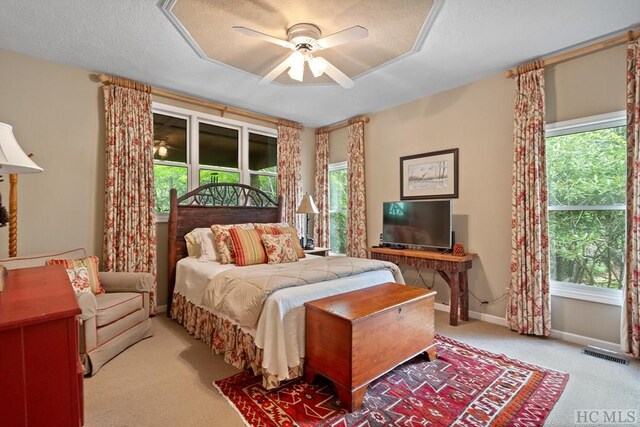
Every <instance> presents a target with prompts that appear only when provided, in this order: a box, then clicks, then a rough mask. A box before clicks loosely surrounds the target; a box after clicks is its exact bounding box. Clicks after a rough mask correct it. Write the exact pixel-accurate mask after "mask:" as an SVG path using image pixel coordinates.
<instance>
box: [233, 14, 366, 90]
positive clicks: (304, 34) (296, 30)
mask: <svg viewBox="0 0 640 427" xmlns="http://www.w3.org/2000/svg"><path fill="white" fill-rule="evenodd" d="M233 29H234V30H236V31H238V32H239V33H242V34H244V35H247V36H250V37H256V38H259V39H262V40H265V41H267V42H269V43H273V44H277V45H278V46H282V47H287V48H289V49H291V50H293V53H292V54H291V55H289V56H288V57H287V59H285V60H284V61H282V62H281V63H280V64H278V65H277V66H276V67H275V68H274V69H273V70H271V71H270V72H269V73H268V74H267V75H266V76H264V77H263V78H262V79H261V80H260V82H258V83H259V84H261V85H265V84H269V83H271V82H272V81H273V80H274V79H275V78H276V77H278V76H279V75H280V74H282V73H283V72H284V71H285V70H286V69H287V68H289V72H288V74H289V77H291V78H292V79H294V80H297V81H299V82H301V81H302V77H303V75H304V64H305V62H306V63H308V64H309V69H310V70H311V73H312V74H313V76H314V77H320V76H321V75H322V74H324V73H326V74H327V75H328V76H329V77H331V78H332V79H333V80H335V81H336V83H338V84H339V85H340V86H342V87H343V88H345V89H349V88H352V87H353V85H354V83H353V80H351V79H350V78H349V77H348V76H347V75H346V74H345V73H343V72H342V71H340V70H339V69H337V68H336V67H335V66H334V65H333V64H331V63H330V62H329V61H327V60H326V59H324V58H322V57H320V56H315V55H314V54H315V53H316V52H318V51H320V50H323V49H328V48H330V47H335V46H340V45H342V44H345V43H349V42H352V41H356V40H360V39H363V38H366V37H367V36H368V35H369V31H367V29H366V28H364V27H361V26H359V25H356V26H355V27H351V28H347V29H346V30H342V31H339V32H337V33H334V34H331V35H329V36H326V37H322V32H321V31H320V28H318V27H317V26H316V25H313V24H296V25H294V26H292V27H291V28H289V29H288V30H287V40H282V39H279V38H277V37H273V36H270V35H268V34H264V33H261V32H259V31H255V30H252V29H249V28H246V27H239V26H235V27H233Z"/></svg>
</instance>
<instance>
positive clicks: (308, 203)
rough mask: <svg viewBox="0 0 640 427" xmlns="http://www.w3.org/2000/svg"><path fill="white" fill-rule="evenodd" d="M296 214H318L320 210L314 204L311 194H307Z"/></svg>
mask: <svg viewBox="0 0 640 427" xmlns="http://www.w3.org/2000/svg"><path fill="white" fill-rule="evenodd" d="M296 213H299V214H317V213H318V208H317V207H316V204H315V203H314V202H313V197H311V196H310V195H309V194H305V195H304V197H302V201H301V202H300V206H298V210H297V211H296Z"/></svg>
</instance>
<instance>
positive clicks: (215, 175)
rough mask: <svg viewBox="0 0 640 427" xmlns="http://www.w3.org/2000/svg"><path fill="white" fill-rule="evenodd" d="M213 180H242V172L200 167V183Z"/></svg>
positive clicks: (237, 181)
mask: <svg viewBox="0 0 640 427" xmlns="http://www.w3.org/2000/svg"><path fill="white" fill-rule="evenodd" d="M212 182H233V183H236V184H237V183H239V182H240V172H226V171H212V170H210V169H200V185H204V184H210V183H212Z"/></svg>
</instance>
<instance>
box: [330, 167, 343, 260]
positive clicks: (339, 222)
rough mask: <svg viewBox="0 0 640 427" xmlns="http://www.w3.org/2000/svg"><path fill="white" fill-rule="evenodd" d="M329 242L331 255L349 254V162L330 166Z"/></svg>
mask: <svg viewBox="0 0 640 427" xmlns="http://www.w3.org/2000/svg"><path fill="white" fill-rule="evenodd" d="M329 242H330V246H331V253H334V254H344V253H346V252H347V162H341V163H332V164H330V165H329Z"/></svg>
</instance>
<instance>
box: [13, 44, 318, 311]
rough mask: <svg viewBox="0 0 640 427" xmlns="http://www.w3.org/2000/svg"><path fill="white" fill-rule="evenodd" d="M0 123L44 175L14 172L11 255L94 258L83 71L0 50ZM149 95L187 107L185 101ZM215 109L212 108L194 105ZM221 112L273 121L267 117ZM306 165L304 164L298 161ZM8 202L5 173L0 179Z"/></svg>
mask: <svg viewBox="0 0 640 427" xmlns="http://www.w3.org/2000/svg"><path fill="white" fill-rule="evenodd" d="M0 64H2V65H1V66H0V93H1V94H2V96H1V97H0V122H3V123H8V124H10V125H12V126H13V127H14V134H15V136H16V138H17V140H18V142H19V144H20V146H21V147H22V148H23V149H24V151H25V152H27V153H29V152H33V153H34V157H33V159H34V160H35V162H36V163H37V164H38V165H40V166H41V167H42V168H44V173H41V174H34V175H20V176H19V186H18V188H19V191H18V197H19V201H18V255H29V254H35V253H42V252H50V251H57V250H60V249H68V248H76V247H84V248H86V249H87V251H88V252H89V253H93V254H97V255H98V256H102V230H103V219H104V215H103V208H104V199H103V197H104V113H103V111H104V107H103V99H102V90H101V87H102V85H100V84H99V83H96V82H94V81H92V80H91V78H90V75H91V73H90V72H88V71H84V70H79V69H76V68H71V67H66V66H62V65H58V64H54V63H52V62H48V61H43V60H40V59H36V58H33V57H29V56H25V55H21V54H17V53H13V52H9V51H6V50H0ZM154 100H157V101H159V102H163V103H166V104H170V105H176V106H180V107H184V108H189V105H188V104H185V103H180V102H177V101H172V100H167V99H163V98H158V97H154ZM196 109H197V110H199V111H204V112H207V113H210V114H215V115H218V113H217V112H216V111H215V110H208V109H205V108H201V107H198V108H196ZM227 117H229V118H233V119H237V120H242V121H245V122H249V123H256V124H260V125H263V126H268V127H274V128H275V126H274V125H270V124H268V123H263V122H260V121H256V120H250V119H246V118H243V117H235V116H233V115H228V116H227ZM313 131H314V130H313V129H305V130H304V131H303V132H302V141H303V147H302V157H303V164H304V165H305V167H303V179H302V184H303V189H304V190H305V191H309V189H312V188H313V186H312V182H313V175H314V169H313V165H314V164H315V162H314V158H315V154H314V136H313V135H314V134H313ZM306 165H311V167H306ZM0 193H1V194H2V196H3V205H4V206H6V207H7V208H8V204H9V186H8V176H7V177H5V182H3V183H1V184H0ZM167 233H168V230H167V224H166V223H159V224H158V247H157V250H158V303H159V304H160V305H163V304H164V302H165V301H166V298H167V263H166V259H167ZM7 256H8V227H5V228H2V229H0V257H2V258H4V257H7Z"/></svg>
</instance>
